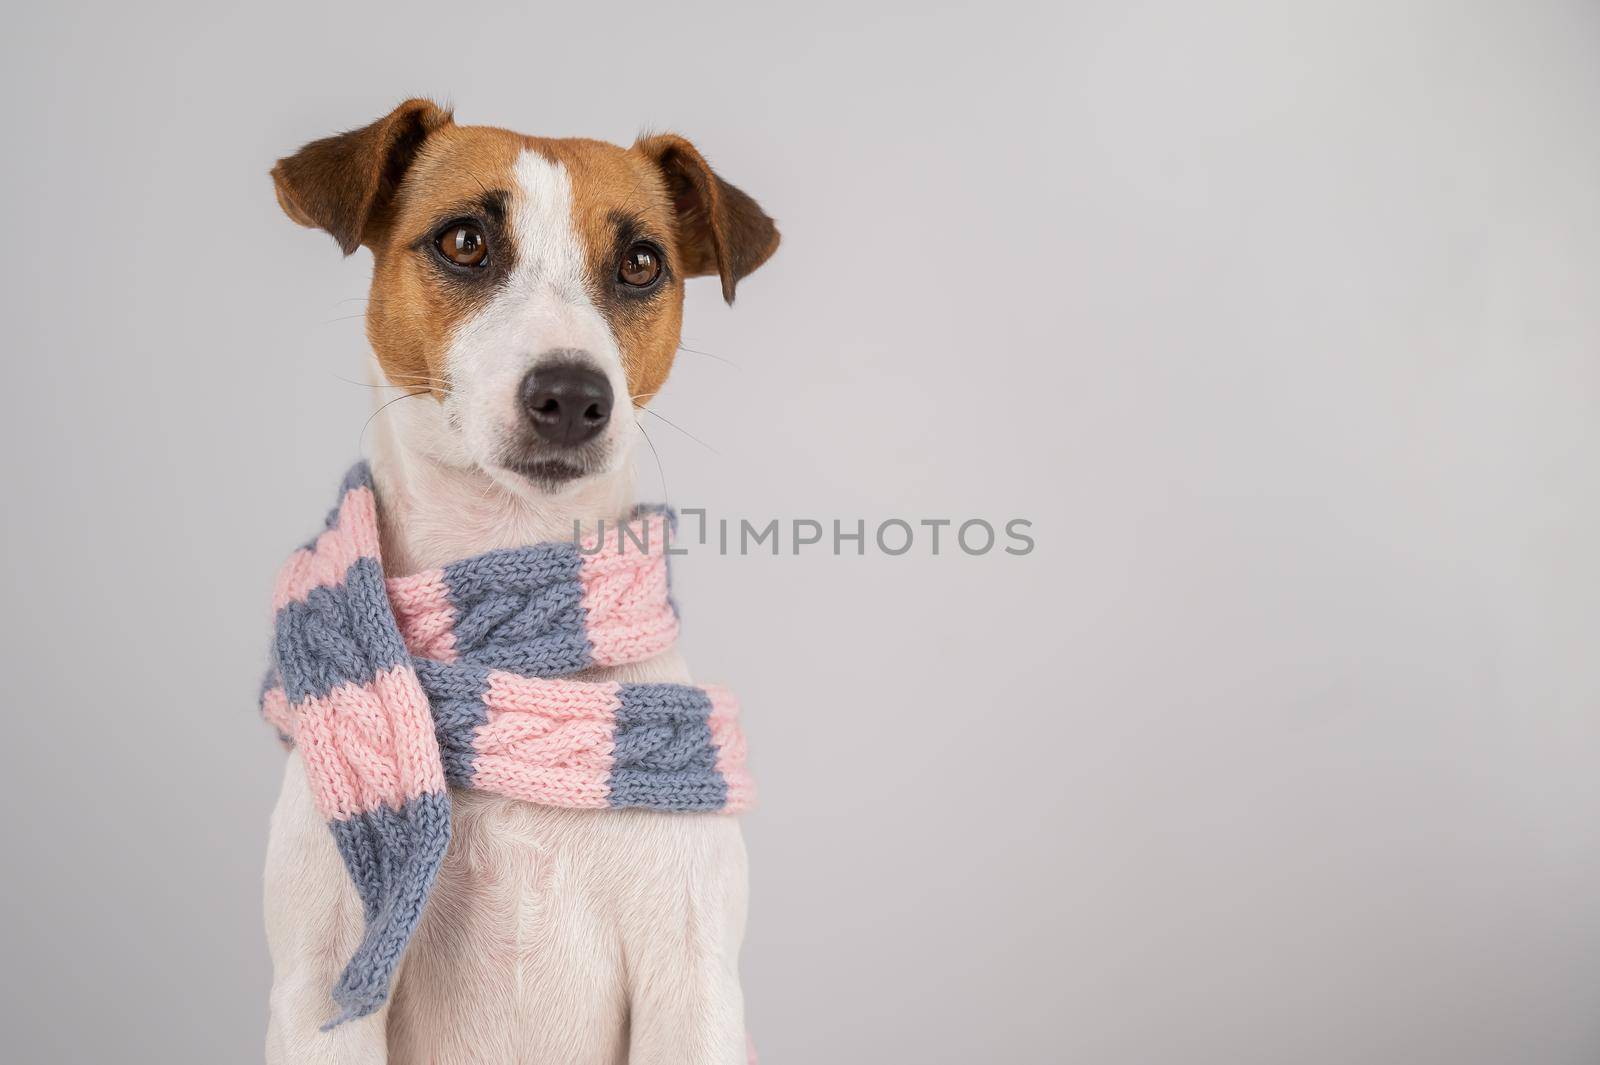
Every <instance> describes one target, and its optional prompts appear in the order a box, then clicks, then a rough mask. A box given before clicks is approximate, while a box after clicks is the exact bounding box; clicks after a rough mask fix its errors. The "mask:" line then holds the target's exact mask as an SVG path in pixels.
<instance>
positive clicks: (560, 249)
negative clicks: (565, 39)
mask: <svg viewBox="0 0 1600 1065" xmlns="http://www.w3.org/2000/svg"><path fill="white" fill-rule="evenodd" d="M272 178H273V182H274V184H275V186H276V190H277V196H278V202H279V204H280V205H281V206H282V208H283V210H284V211H285V212H286V213H287V214H288V215H289V217H290V218H291V219H293V220H294V221H295V222H298V223H300V224H301V225H304V226H310V227H315V228H319V229H323V230H325V231H327V232H328V233H329V234H331V235H332V236H333V238H334V239H335V240H336V241H337V242H338V244H339V246H340V247H341V248H342V249H343V251H344V252H345V254H347V255H348V254H351V253H353V252H354V251H355V250H356V249H357V248H358V247H361V246H363V245H364V246H366V247H367V248H369V249H370V250H371V252H372V255H373V272H372V288H371V298H370V300H369V302H368V305H367V312H366V330H367V337H368V339H369V341H370V342H371V345H372V350H373V353H374V355H375V356H376V362H377V366H378V368H379V369H380V370H381V373H382V376H383V377H384V378H386V379H387V382H388V387H392V388H393V389H395V390H396V391H397V392H398V393H399V394H400V395H401V396H402V397H408V398H405V399H404V401H403V402H399V403H396V404H395V405H393V406H389V407H387V408H386V412H385V416H384V417H383V418H380V419H377V421H376V423H375V425H376V430H375V437H374V446H373V454H372V458H371V464H370V475H369V476H370V481H369V482H368V483H367V484H366V486H365V489H366V492H367V495H366V496H365V497H364V498H369V499H370V498H373V496H374V494H375V497H376V498H378V499H380V500H381V503H382V520H381V522H379V521H374V522H373V524H374V525H376V530H375V532H374V534H373V540H374V544H373V547H372V550H371V551H370V555H371V557H372V560H373V561H374V562H376V560H377V557H378V555H379V554H380V553H381V571H380V572H381V575H382V576H381V578H380V580H387V581H388V582H389V587H391V588H392V587H394V582H395V581H397V580H400V581H403V580H406V579H409V578H408V575H418V574H424V573H427V572H435V571H438V568H439V567H446V566H448V565H449V564H451V563H453V562H456V561H457V560H461V559H472V558H475V557H478V556H484V555H485V553H486V552H496V551H498V550H500V549H520V548H523V547H524V546H525V545H546V546H549V545H551V544H556V545H558V546H559V545H560V542H562V541H569V542H570V541H572V540H573V537H574V530H575V529H578V528H581V529H585V530H588V529H594V528H596V527H597V526H599V525H600V524H601V523H602V522H604V523H614V522H616V521H618V520H620V519H622V518H624V517H625V516H626V515H628V514H629V513H630V511H631V510H632V505H633V503H634V500H633V498H632V484H631V472H630V451H631V445H632V444H633V441H634V438H635V436H636V433H635V429H636V427H637V421H636V418H635V408H636V407H638V406H642V405H643V404H644V403H645V402H647V401H648V400H649V399H650V398H651V397H652V396H654V395H655V394H656V393H657V391H659V390H660V389H661V387H662V384H663V382H665V380H666V378H667V373H668V371H669V370H670V368H671V366H672V361H673V358H674V356H675V354H676V352H677V350H678V346H679V327H680V323H681V321H682V313H683V292H684V290H683V285H684V282H685V280H686V279H688V278H690V277H696V276H700V275H715V276H716V277H718V278H719V279H720V281H721V286H722V294H723V296H724V298H725V299H727V300H728V301H729V302H730V303H731V302H732V300H733V296H734V288H735V286H736V285H737V284H738V282H739V281H740V279H742V278H743V277H744V276H745V275H747V274H749V273H750V272H751V271H753V270H755V269H756V268H757V267H758V266H760V265H761V264H762V263H763V262H765V261H766V260H767V259H768V258H769V257H770V256H771V255H772V253H773V252H774V251H775V250H776V249H777V246H778V231H777V229H776V228H775V227H774V225H773V223H772V220H771V219H770V218H768V217H767V216H766V214H764V213H763V212H762V210H761V209H760V207H758V206H757V205H756V203H755V202H754V201H753V200H752V199H751V198H750V197H749V196H747V195H745V194H744V193H743V192H741V191H740V190H739V189H737V188H735V187H734V186H732V185H730V184H728V183H727V182H726V181H724V180H722V179H721V178H720V177H718V176H717V174H716V173H714V172H713V171H712V170H711V168H710V167H709V166H708V165H707V164H706V161H705V159H704V158H702V156H701V155H700V153H699V152H698V151H696V150H695V148H694V146H693V145H691V144H690V143H689V142H688V141H686V140H684V139H682V138H680V137H677V136H672V135H660V136H646V137H644V138H642V139H640V140H639V141H638V142H637V143H635V144H634V145H633V146H632V147H631V148H626V149H624V148H620V147H617V146H614V145H611V144H606V143H602V142H599V141H592V140H576V139H567V140H548V139H540V138H535V137H528V136H523V135H521V134H518V133H512V132H509V131H507V130H502V129H493V128H487V127H477V126H459V125H456V124H455V122H454V120H453V118H452V116H451V114H450V113H449V112H448V111H446V110H444V109H442V108H441V107H439V106H437V105H436V104H434V103H431V102H429V101H427V100H409V101H407V102H406V103H403V104H401V105H400V106H399V107H397V108H396V109H395V110H394V111H393V112H391V113H390V114H388V115H387V116H385V117H383V118H381V119H379V120H378V121H376V122H374V123H373V124H371V125H369V126H366V127H364V128H362V129H358V130H354V131H351V132H348V133H344V134H340V135H337V136H333V137H328V138H325V139H323V140H318V141H314V142H312V143H310V144H307V145H306V146H305V147H303V148H301V149H300V151H298V152H297V153H295V154H294V155H291V156H289V157H287V158H285V159H283V160H280V161H279V162H278V164H277V166H275V167H274V168H273V171H272ZM359 491H360V489H359V486H358V489H357V491H356V492H353V493H351V494H348V495H347V496H346V499H347V501H348V500H349V499H351V498H355V496H356V495H357V494H359ZM347 506H348V503H347ZM333 521H334V519H333V518H330V532H329V533H328V534H326V535H328V536H332V535H334V529H333V524H332V523H333ZM305 550H306V551H308V552H309V551H312V550H313V548H312V547H308V548H307V549H305ZM308 557H309V556H308ZM490 557H495V556H493V555H491V556H490ZM352 572H353V568H352ZM282 580H283V578H281V577H280V589H281V588H282V583H281V582H282ZM662 585H663V590H662V593H661V594H662V601H663V602H665V598H664V597H665V591H664V580H663V582H662ZM294 594H296V593H294V592H292V591H291V592H290V593H280V600H281V601H287V600H288V599H292V598H293V595H294ZM300 594H302V595H303V594H306V593H304V589H301V590H300ZM280 605H281V603H280ZM396 609H397V612H398V607H397V608H396ZM673 631H674V632H675V628H674V630H673ZM281 640H282V637H281V636H280V637H279V641H280V644H281ZM409 645H410V636H409V635H408V636H407V646H409ZM586 664H588V665H589V668H587V669H584V670H582V671H581V672H578V673H576V674H575V676H576V677H578V678H580V680H581V681H592V682H599V683H596V684H594V685H592V687H594V688H600V687H604V686H606V685H609V688H607V690H609V691H613V692H615V691H617V690H621V689H622V688H628V687H629V686H632V687H633V688H635V689H638V690H645V689H650V690H657V689H659V690H662V691H679V692H681V691H690V692H700V691H702V689H695V688H689V687H686V686H688V685H689V674H688V670H687V668H686V667H685V665H684V662H683V660H682V659H681V658H680V657H679V655H678V654H677V653H676V651H674V650H672V649H671V647H670V642H669V644H668V645H666V646H665V649H657V650H656V651H653V652H652V653H650V654H649V655H648V656H641V655H633V656H618V657H616V658H614V659H612V660H604V661H603V660H601V659H600V658H595V659H594V660H593V661H592V662H588V663H586ZM411 676H412V679H413V680H415V675H414V674H413V675H411ZM580 680H561V681H554V682H551V681H543V680H537V679H536V680H533V681H529V682H528V683H542V684H551V683H555V684H569V685H572V684H580ZM429 697H430V698H432V696H429ZM264 699H265V697H264ZM264 705H265V702H264ZM424 707H426V704H424ZM425 714H426V709H424V715H425ZM270 717H271V715H270V714H269V719H270ZM705 720H709V719H708V718H703V719H702V722H704V721H705ZM430 725H431V723H430ZM713 728H714V726H713ZM289 729H290V726H288V725H287V724H286V725H284V726H283V728H281V729H280V731H286V730H289ZM429 731H430V732H431V727H430V729H429ZM294 740H295V747H294V750H292V751H291V753H290V756H289V761H288V767H287V770H286V772H285V775H284V779H283V787H282V792H281V795H280V797H279V799H278V803H277V806H276V809H275V811H274V813H273V816H272V826H271V839H270V842H269V844H268V849H267V863H266V875H265V888H266V907H265V908H266V926H267V938H268V943H269V946H270V949H271V953H272V959H273V970H274V975H273V985H272V998H271V1019H270V1022H269V1027H268V1035H267V1055H266V1056H267V1060H268V1061H269V1062H271V1063H274V1065H276V1063H311V1062H319V1063H327V1065H357V1063H361V1065H377V1063H384V1062H387V1063H390V1065H424V1063H430V1065H432V1063H438V1065H455V1063H486V1065H501V1063H504V1065H512V1063H527V1065H543V1063H548V1065H622V1063H624V1062H627V1063H632V1065H697V1063H705V1065H713V1063H714V1065H732V1063H734V1062H743V1061H745V1060H746V1056H747V1053H748V1051H747V1040H746V1035H745V1025H744V1003H743V998H742V993H741V990H740V985H739V976H738V955H739V947H740V942H741V939H742V937H743V932H744V923H745V907H746V866H745V849H744V843H743V839H742V837H741V835H740V829H739V824H738V821H737V819H736V818H733V817H729V816H720V815H716V814H704V813H692V812H691V813H685V812H679V811H680V810H682V809H687V808H689V807H671V808H665V809H663V808H649V804H643V807H642V808H640V807H635V808H612V809H596V808H585V807H584V806H582V805H581V804H580V805H577V806H558V805H545V804H542V803H540V802H530V801H524V800H522V799H518V798H513V797H507V796H506V795H505V794H502V793H497V792H496V791H495V790H493V789H479V788H454V787H452V788H450V789H449V791H448V796H447V798H445V797H444V796H443V790H444V789H443V784H439V785H438V790H439V792H440V798H441V799H442V800H443V801H445V802H447V803H448V806H447V811H448V818H447V820H448V830H447V836H445V835H441V837H440V839H441V844H440V854H441V855H442V861H441V862H437V863H435V866H434V867H433V872H432V873H430V876H432V877H434V878H432V879H430V880H429V881H428V883H430V884H431V891H430V890H429V889H428V887H427V886H426V885H424V886H423V887H422V889H421V893H422V896H423V897H425V898H426V906H425V907H419V912H420V916H419V917H418V918H417V919H416V921H415V923H414V926H412V927H408V928H407V929H406V930H405V934H404V936H403V937H402V938H401V940H400V944H401V947H403V950H404V953H403V954H400V953H399V951H398V950H394V951H391V953H392V954H393V955H394V958H393V959H392V962H393V968H392V969H391V970H388V972H393V974H394V975H393V981H392V985H389V984H388V980H387V972H386V974H385V980H384V983H385V987H384V988H382V989H381V990H380V995H379V998H381V999H382V1001H381V1002H380V1001H378V1000H377V999H374V1001H373V1002H372V1003H370V1004H369V1005H368V1006H365V1007H363V1008H361V1009H357V1010H351V1009H349V1008H348V1007H347V1009H346V1012H345V1014H344V1015H341V1016H338V1017H336V1016H335V1014H336V1013H337V1007H336V1006H335V1005H334V1003H333V1000H332V999H331V998H330V988H331V987H334V986H335V985H336V984H337V983H338V982H339V981H340V978H341V970H342V969H344V967H345V965H346V962H347V961H348V960H349V959H351V957H352V954H353V953H354V952H358V951H359V950H361V949H363V943H364V940H363V934H364V928H370V926H371V925H372V923H373V921H374V920H380V919H381V920H386V919H388V917H387V916H386V915H380V916H379V917H377V918H375V917H374V913H375V906H374V904H373V902H372V900H371V899H366V898H365V896H364V895H363V894H362V893H361V892H358V890H357V885H356V883H355V882H354V881H353V880H352V877H353V876H355V874H356V870H355V869H354V867H347V863H349V862H350V860H351V859H350V856H349V854H348V853H346V852H345V848H344V844H343V843H342V842H341V843H340V845H339V846H338V847H336V845H335V839H334V836H333V835H331V834H330V832H329V827H330V821H329V817H328V810H327V809H326V807H327V805H328V803H327V802H326V801H324V797H323V796H322V795H321V793H320V792H319V791H318V787H319V784H318V782H317V772H316V770H315V766H314V765H313V763H314V762H315V760H316V758H317V757H319V755H318V754H317V748H316V747H315V741H314V740H313V741H311V744H310V745H309V746H308V742H307V741H306V740H304V739H303V738H302V737H300V736H295V737H294ZM427 742H428V743H430V744H431V743H433V739H432V738H431V736H430V737H429V738H428V739H427ZM434 750H435V753H437V749H434ZM441 779H443V780H448V781H449V782H451V783H455V780H454V779H453V778H451V777H450V776H449V773H448V771H447V772H445V773H444V777H443V778H441ZM590 805H591V806H593V805H602V806H603V805H606V803H605V800H604V798H603V797H602V799H601V800H600V802H599V803H597V804H590ZM612 805H622V804H617V803H612ZM729 808H732V807H731V806H730V807H729ZM444 838H448V850H447V851H446V850H445V849H444V845H443V843H442V840H443V839H444ZM381 908H382V907H381V906H379V907H377V909H381ZM385 913H387V911H385ZM346 975H348V974H346ZM382 991H387V992H388V994H387V996H386V997H383V996H382ZM330 1021H332V1022H333V1023H330Z"/></svg>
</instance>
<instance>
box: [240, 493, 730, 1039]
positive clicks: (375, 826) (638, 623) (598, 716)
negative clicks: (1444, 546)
mask: <svg viewBox="0 0 1600 1065" xmlns="http://www.w3.org/2000/svg"><path fill="white" fill-rule="evenodd" d="M671 520H672V518H671V515H670V514H669V513H667V512H665V511H662V510H654V511H651V510H641V511H640V512H638V513H637V514H635V516H634V518H633V519H632V520H631V521H629V522H628V523H625V524H623V525H620V526H617V527H613V528H610V529H608V530H603V536H597V537H596V538H594V539H592V540H590V541H588V542H585V543H581V544H580V543H544V544H536V545H533V546H531V547H523V548H515V549H511V550H503V551H491V552H488V553H487V554H483V555H479V556H477V557H476V558H469V559H465V560H463V561H460V562H454V563H451V564H450V565H447V566H444V567H442V568H440V569H434V570H428V571H427V572H424V573H417V574H413V575H411V576H407V577H395V578H386V577H385V576H384V572H383V561H382V558H381V557H380V554H379V550H378V500H377V497H376V494H375V492H374V490H373V485H372V478H371V474H370V472H369V471H368V469H367V467H366V465H365V464H364V463H363V464H360V465H358V466H356V467H355V468H354V469H352V470H351V471H350V473H349V474H348V475H347V476H346V477H345V482H344V486H343V489H342V492H341V496H340V501H339V505H338V506H337V507H336V508H335V509H334V511H333V512H332V513H331V514H329V516H328V520H327V527H326V529H325V531H324V532H323V533H322V534H321V535H320V536H318V537H317V538H316V539H315V540H314V541H312V542H311V543H310V544H308V545H306V546H305V547H303V548H301V549H300V550H299V551H296V552H295V553H294V554H293V555H292V556H290V558H289V561H288V562H287V563H286V564H285V565H284V567H283V569H282V570H281V571H280V573H279V574H278V580H277V587H276V590H275V592H274V596H273V611H274V623H273V627H274V636H273V646H272V665H271V668H270V669H269V671H268V674H267V679H266V682H265V685H264V688H263V692H262V697H261V712H262V714H263V716H264V717H265V718H266V719H267V721H268V722H269V723H271V724H272V725H273V727H275V728H276V729H277V730H278V734H279V736H280V738H281V739H283V741H284V742H285V743H288V744H291V745H293V746H294V747H295V748H297V749H298V750H299V752H300V756H301V759H302V760H303V762H304V763H305V768H306V775H307V777H308V779H309V780H310V784H311V790H312V793H313V795H314V796H315V799H316V803H317V808H318V810H319V811H320V812H321V814H322V816H323V817H325V818H326V819H327V821H328V825H329V828H331V829H332V831H333V838H334V841H335V843H336V844H337V846H338V849H339V853H340V855H341V856H342V857H343V858H344V862H345V866H346V868H347V869H348V870H349V873H350V877H351V879H352V880H354V881H355V885H356V888H357V890H358V891H359V893H360V895H361V900H362V904H363V907H364V910H365V917H366V928H365V931H364V933H363V936H362V939H361V942H360V944H359V946H357V948H356V951H355V954H354V955H353V956H352V957H351V959H350V962H349V964H348V965H347V966H346V967H345V970H344V972H343V974H342V975H341V976H340V978H339V981H338V983H337V984H336V985H335V986H334V988H333V992H332V993H333V998H334V1001H335V1002H336V1003H337V1004H338V1005H339V1007H340V1012H339V1013H338V1015H337V1016H335V1017H334V1018H333V1020H331V1021H330V1022H329V1023H328V1027H332V1026H334V1025H336V1024H339V1023H341V1022H342V1021H345V1020H348V1019H351V1018H354V1017H360V1016H364V1015H365V1014H368V1013H371V1012H372V1011H373V1010H375V1009H377V1008H378V1007H379V1006H381V1005H382V1004H383V1002H384V1000H385V998H387V996H388V993H389V984H390V981H391V979H392V977H393V975H394V971H395V967H396V965H397V964H398V963H399V960H400V956H401V954H402V952H403V951H404V950H405V947H406V944H407V943H408V942H409V940H410V938H411V934H412V932H413V931H415V929H416V926H417V922H418V921H419V920H420V919H421V916H422V910H423V906H424V905H425V903H426V902H427V898H428V892H429V889H430V888H431V887H432V885H433V881H434V877H435V875H436V874H437V873H438V870H439V864H440V862H441V861H442V860H443V858H444V853H445V848H446V845H447V843H448V842H449V837H450V797H449V791H448V788H450V787H455V788H479V789H482V790H485V791H490V792H493V793H495V794H498V795H504V796H507V797H509V798H513V799H521V800H525V801H527V802H536V803H544V804H546V805H551V806H570V807H623V806H640V807H648V808H651V809H656V810H676V811H685V812H699V811H704V812H735V811H738V810H742V809H744V808H745V807H747V806H748V805H749V803H750V800H751V797H752V784H751V781H750V776H749V773H748V772H747V771H746V769H745V748H744V737H743V734H742V733H741V732H740V729H739V723H738V708H737V705H736V704H735V702H734V701H733V698H732V696H731V695H729V694H728V693H727V692H726V691H724V690H722V689H720V688H714V687H705V688H701V687H695V686H691V685H685V684H618V683H612V682H596V681H584V680H573V679H565V678H568V677H569V675H570V674H573V673H576V672H578V671H580V670H585V669H591V668H593V667H597V666H615V665H621V664H623V663H628V662H640V661H643V660H645V659H648V658H650V657H652V656H654V655H657V654H660V653H661V652H663V651H665V650H667V649H668V648H669V647H671V646H672V644H673V642H674V641H675V640H676V639H677V634H678V619H677V613H676V611H675V610H674V608H673V605H672V601H671V599H670V597H669V595H668V587H667V556H666V550H665V549H666V546H667V535H668V526H669V523H670V522H671Z"/></svg>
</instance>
